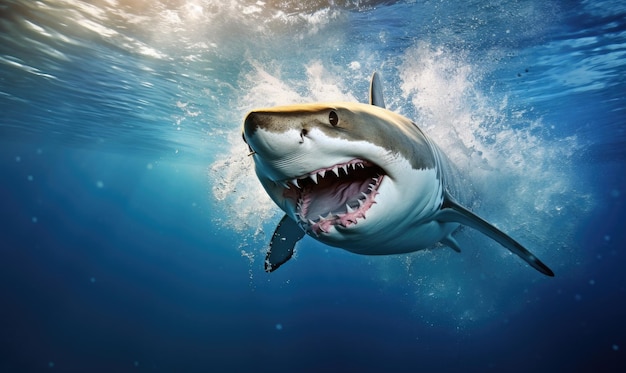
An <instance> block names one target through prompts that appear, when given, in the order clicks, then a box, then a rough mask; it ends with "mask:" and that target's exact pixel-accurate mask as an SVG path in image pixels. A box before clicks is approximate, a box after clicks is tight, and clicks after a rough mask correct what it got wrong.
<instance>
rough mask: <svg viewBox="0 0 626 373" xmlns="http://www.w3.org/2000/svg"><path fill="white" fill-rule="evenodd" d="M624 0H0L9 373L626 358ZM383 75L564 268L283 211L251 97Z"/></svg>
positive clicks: (499, 211) (397, 100)
mask: <svg viewBox="0 0 626 373" xmlns="http://www.w3.org/2000/svg"><path fill="white" fill-rule="evenodd" d="M625 20H626V6H625V5H624V3H623V2H622V1H608V0H607V1H537V0H528V1H523V0H519V1H511V2H506V3H505V4H503V3H501V2H496V1H487V0H485V1H471V2H467V1H457V2H440V1H428V2H415V1H398V2H394V1H381V2H376V1H332V2H329V1H323V0H320V1H313V2H303V3H302V4H301V3H300V2H297V1H264V2H262V1H253V0H248V1H244V0H232V1H223V2H213V1H200V0H198V1H193V0H188V1H183V0H180V1H165V0H156V1H149V2H148V1H139V0H136V1H133V0H93V1H84V2H81V1H64V0H42V1H38V2H35V1H26V0H23V1H17V0H13V1H11V0H3V1H1V2H0V171H1V172H2V176H1V179H0V180H1V181H0V201H1V205H0V224H1V225H0V227H1V229H0V300H1V303H0V372H42V371H50V372H53V371H56V372H251V371H254V372H323V371H324V372H458V371H471V372H474V371H476V372H503V371H506V372H527V371H533V372H555V371H558V372H623V371H626V322H625V321H624V315H626V271H624V266H625V264H626V253H625V252H624V250H625V249H626V233H625V228H626V225H625V221H626V213H625V212H624V211H625V210H626V206H625V205H626V172H624V171H625V169H626V94H625V93H626V21H625ZM374 70H376V71H379V72H380V73H381V76H382V78H383V81H384V84H385V90H384V92H385V95H386V102H387V105H388V107H389V108H390V109H391V110H394V111H396V112H399V113H401V114H404V115H406V116H409V117H411V118H414V119H415V121H416V122H417V123H419V124H420V126H422V127H423V128H424V130H425V131H426V132H428V133H429V134H430V135H431V137H432V138H433V139H434V140H435V141H436V142H437V143H438V144H439V145H440V146H441V147H442V148H443V149H444V150H445V151H446V153H447V154H448V155H449V156H450V158H451V159H452V160H453V161H455V163H457V165H458V166H459V168H460V169H461V171H462V172H463V173H464V174H465V175H466V178H467V182H468V184H471V187H472V188H473V189H474V190H475V191H476V195H477V197H476V200H475V201H474V205H473V208H474V210H475V211H476V212H478V213H479V214H480V215H482V216H484V217H485V218H487V219H488V220H490V221H491V222H493V223H494V224H496V225H498V226H499V227H500V228H502V229H503V230H505V231H506V232H508V233H510V234H511V235H512V236H514V237H515V238H516V239H518V240H519V241H520V242H522V243H524V244H525V245H526V246H527V247H528V248H529V249H530V250H531V251H533V252H534V253H535V254H537V256H539V257H540V258H541V259H542V260H543V261H544V262H545V263H546V264H548V265H549V266H550V267H551V268H552V269H553V270H554V271H555V273H556V276H555V277H554V278H547V277H545V276H543V275H541V274H539V273H538V272H536V271H535V270H533V269H532V268H530V267H528V266H527V265H526V264H525V263H524V262H522V261H521V260H519V259H518V258H517V257H515V256H513V255H510V254H509V253H507V252H506V250H504V249H502V248H501V247H499V246H498V245H497V244H494V243H493V242H490V241H489V240H488V239H485V238H484V237H482V236H481V235H480V234H478V233H476V232H473V231H471V230H464V231H462V232H460V234H459V237H458V240H459V242H460V244H461V246H462V247H463V251H462V253H461V254H458V253H455V252H453V251H452V250H450V249H447V248H434V249H432V250H427V251H422V252H417V253H413V254H409V255H396V256H389V257H366V256H358V255H354V254H350V253H348V252H345V251H342V250H340V249H334V248H330V247H326V246H324V245H322V244H320V243H318V242H315V241H314V240H312V239H310V238H308V239H305V240H304V241H302V242H301V243H300V244H299V246H298V247H297V254H296V257H295V258H294V259H292V260H291V261H290V262H288V263H287V264H285V265H284V266H282V267H281V268H280V269H279V270H277V271H276V272H274V273H271V274H266V273H265V272H264V271H263V258H264V253H265V250H266V246H267V241H268V240H269V237H270V236H271V233H272V232H273V229H274V227H275V224H276V223H277V222H278V220H279V219H280V217H281V214H280V212H279V211H278V209H277V208H276V207H274V206H273V205H272V203H271V201H269V199H268V198H267V196H265V194H264V192H263V190H262V188H261V187H260V185H259V184H258V182H257V181H256V178H255V176H254V173H253V171H252V160H251V159H249V158H248V157H246V151H247V148H246V147H245V145H244V144H243V142H242V141H241V135H240V126H241V121H242V119H243V117H244V116H245V114H246V112H247V111H249V110H251V109H253V108H256V107H259V106H270V105H277V104H289V103H295V102H311V101H333V100H346V101H362V102H365V101H366V100H367V87H368V78H369V76H370V75H371V73H372V71H374Z"/></svg>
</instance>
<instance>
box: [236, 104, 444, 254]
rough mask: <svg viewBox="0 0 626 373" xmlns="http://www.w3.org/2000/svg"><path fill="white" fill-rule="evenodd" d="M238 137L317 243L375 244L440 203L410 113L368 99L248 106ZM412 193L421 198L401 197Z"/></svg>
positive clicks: (432, 165) (430, 159)
mask: <svg viewBox="0 0 626 373" xmlns="http://www.w3.org/2000/svg"><path fill="white" fill-rule="evenodd" d="M243 138H244V141H245V142H246V143H247V144H248V146H249V148H250V154H251V156H252V157H253V159H254V163H255V170H256V174H257V176H258V178H259V180H260V181H261V184H262V185H263V187H264V188H265V190H266V191H267V193H268V195H269V196H270V197H271V198H272V200H273V201H274V202H275V203H276V204H277V205H278V206H279V207H280V208H281V209H282V210H283V211H285V213H286V214H287V215H288V216H289V217H291V218H292V219H293V220H294V221H295V222H297V223H298V225H300V227H301V228H303V229H304V230H305V231H306V232H307V233H308V234H309V235H311V236H313V237H315V238H316V239H318V240H320V241H322V242H324V243H327V244H330V245H333V246H341V247H344V248H346V249H348V250H350V249H352V250H354V251H357V250H360V248H362V247H363V243H368V245H367V247H375V246H372V244H376V242H386V241H388V240H389V239H391V238H392V237H394V236H395V235H396V233H394V231H395V230H397V231H398V232H400V230H401V229H404V228H406V226H407V224H410V222H411V221H415V220H418V219H419V218H420V217H421V216H423V215H424V214H427V213H428V212H429V211H434V210H435V209H436V208H437V207H438V206H439V205H440V204H441V195H440V194H441V193H439V194H437V193H433V191H441V186H440V184H441V182H440V180H439V179H438V177H437V172H436V162H437V160H436V159H435V155H434V154H433V152H432V150H431V148H430V144H429V142H428V139H427V138H426V137H425V136H424V135H423V133H422V132H421V131H420V130H419V128H418V127H417V126H415V125H414V124H413V123H412V122H411V121H410V120H408V119H406V118H404V117H402V116H400V115H397V114H395V113H393V112H391V111H388V110H386V109H384V108H381V107H378V106H376V105H367V104H359V103H316V104H305V105H292V106H279V107H273V108H268V109H259V110H254V111H252V112H250V113H249V114H248V115H247V117H246V118H245V120H244V126H243ZM414 195H421V196H422V198H418V199H415V198H411V197H407V196H414Z"/></svg>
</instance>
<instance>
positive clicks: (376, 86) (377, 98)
mask: <svg viewBox="0 0 626 373" xmlns="http://www.w3.org/2000/svg"><path fill="white" fill-rule="evenodd" d="M370 105H374V106H378V107H381V108H383V109H384V108H385V99H384V98H383V86H382V84H381V83H380V77H379V75H378V73H377V72H375V71H374V74H372V79H371V80H370Z"/></svg>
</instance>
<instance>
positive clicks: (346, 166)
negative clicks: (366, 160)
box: [279, 162, 365, 189]
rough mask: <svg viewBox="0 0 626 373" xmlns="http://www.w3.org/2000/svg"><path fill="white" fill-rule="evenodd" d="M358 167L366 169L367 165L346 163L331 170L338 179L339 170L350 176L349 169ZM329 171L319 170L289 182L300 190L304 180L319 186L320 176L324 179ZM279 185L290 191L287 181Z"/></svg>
mask: <svg viewBox="0 0 626 373" xmlns="http://www.w3.org/2000/svg"><path fill="white" fill-rule="evenodd" d="M357 167H359V168H365V165H364V164H363V163H362V162H352V163H345V164H342V165H336V166H334V167H332V168H330V171H332V172H333V173H334V174H335V175H337V177H339V169H342V170H343V172H344V173H345V174H346V175H347V174H348V169H356V168H357ZM327 171H329V169H322V170H319V171H314V172H311V173H310V174H308V175H305V176H301V177H298V178H294V179H291V180H289V183H291V185H294V186H296V187H297V188H300V184H298V180H304V179H307V178H309V179H311V180H313V182H314V183H315V184H317V182H318V181H317V180H318V176H321V177H322V178H324V176H325V175H326V172H327ZM279 183H280V185H282V186H283V187H284V188H287V189H289V183H288V182H287V181H286V180H283V181H279Z"/></svg>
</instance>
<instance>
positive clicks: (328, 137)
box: [243, 73, 554, 276]
mask: <svg viewBox="0 0 626 373" xmlns="http://www.w3.org/2000/svg"><path fill="white" fill-rule="evenodd" d="M243 139H244V141H245V142H246V144H247V145H248V147H249V149H250V156H251V157H252V159H253V160H254V164H255V172H256V174H257V177H258V178H259V181H260V182H261V184H262V185H263V187H264V188H265V191H266V192H267V194H268V195H269V196H270V198H271V199H272V200H273V201H274V202H275V203H276V205H278V207H280V208H281V209H282V210H283V211H284V212H285V216H284V217H283V218H282V219H281V221H280V223H279V224H278V226H277V228H276V231H275V232H274V235H273V237H272V239H271V242H270V248H269V250H268V253H267V256H266V260H265V270H266V271H267V272H271V271H274V270H276V269H277V268H278V267H280V266H281V265H282V264H284V263H285V262H287V261H288V260H289V259H290V258H291V256H292V255H293V252H294V247H295V245H296V243H297V242H298V241H299V240H300V239H302V237H304V235H305V234H308V235H309V236H311V237H313V238H314V239H316V240H318V241H320V242H323V243H325V244H327V245H330V246H334V247H338V248H342V249H345V250H348V251H351V252H354V253H357V254H364V255H387V254H402V253H408V252H413V251H417V250H422V249H427V248H430V247H433V246H434V245H436V244H437V243H441V244H443V245H446V246H449V247H451V248H452V249H454V250H455V251H458V252H460V251H461V249H460V247H459V244H458V243H457V241H456V240H455V239H454V237H453V235H452V234H453V232H455V231H456V230H457V228H459V226H461V225H465V226H468V227H471V228H473V229H476V230H478V231H480V232H481V233H483V234H485V235H486V236H488V237H490V238H492V239H493V240H495V241H497V242H498V243H500V244H501V245H502V246H504V247H505V248H507V249H508V250H510V251H511V252H513V253H514V254H516V255H518V256H519V257H520V258H522V259H523V260H524V261H526V262H527V263H528V264H529V265H530V266H532V267H533V268H535V269H536V270H538V271H539V272H541V273H543V274H544V275H547V276H554V273H553V272H552V270H551V269H550V268H548V266H546V265H545V264H544V263H542V262H541V261H540V260H539V259H538V258H537V257H536V256H535V255H533V254H532V253H530V252H529V251H528V250H527V249H526V248H524V247H523V246H522V245H521V244H519V243H518V242H517V241H515V240H514V239H512V238H511V237H509V236H508V235H507V234H505V233H504V232H502V231H501V230H499V229H498V228H496V227H494V226H493V225H491V224H490V223H488V222H487V221H486V220H484V219H483V218H481V217H479V216H478V215H476V214H474V213H473V212H471V211H470V210H468V209H467V208H465V207H463V206H462V205H461V204H460V203H459V202H457V201H460V202H463V201H464V198H465V196H464V193H465V189H466V188H463V185H462V180H463V179H462V178H461V176H460V175H459V173H458V171H457V170H456V168H455V167H454V165H453V164H452V163H451V162H450V161H449V160H448V158H447V157H446V156H445V154H444V153H443V152H442V151H441V149H440V148H439V147H438V146H437V145H436V144H435V143H434V142H433V141H432V140H431V139H430V138H429V137H428V136H427V135H426V134H425V133H424V132H423V131H422V130H421V129H420V128H419V127H418V126H417V125H416V124H415V123H413V122H412V121H411V120H409V119H407V118H405V117H403V116H401V115H398V114H396V113H393V112H391V111H389V110H387V109H385V103H384V98H383V94H382V86H381V84H380V79H379V77H378V74H377V73H374V74H373V75H372V79H371V84H370V102H369V104H361V103H346V102H329V103H311V104H302V105H291V106H278V107H272V108H266V109H258V110H254V111H251V112H250V113H248V115H247V116H246V118H245V120H244V124H243Z"/></svg>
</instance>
